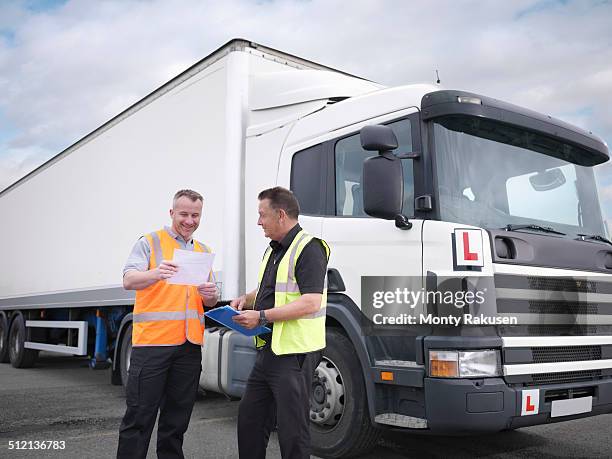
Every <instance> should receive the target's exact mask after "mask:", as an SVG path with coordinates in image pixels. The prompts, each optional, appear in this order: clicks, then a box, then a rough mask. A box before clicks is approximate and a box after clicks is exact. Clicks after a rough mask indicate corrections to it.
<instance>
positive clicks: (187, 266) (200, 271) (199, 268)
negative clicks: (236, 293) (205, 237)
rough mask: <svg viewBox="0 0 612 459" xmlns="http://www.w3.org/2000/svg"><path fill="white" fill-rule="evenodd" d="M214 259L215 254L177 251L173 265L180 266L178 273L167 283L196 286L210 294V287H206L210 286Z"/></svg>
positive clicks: (175, 251)
mask: <svg viewBox="0 0 612 459" xmlns="http://www.w3.org/2000/svg"><path fill="white" fill-rule="evenodd" d="M214 259H215V254H214V253H204V252H192V251H190V250H181V249H175V250H174V258H173V259H172V264H174V265H176V266H178V272H177V273H176V274H174V275H173V276H172V277H170V278H169V279H168V280H167V282H168V283H169V284H181V285H195V286H198V287H203V288H205V289H206V292H208V289H209V288H210V287H204V286H205V285H207V284H209V282H208V280H209V275H210V272H211V270H212V265H213V261H214ZM213 285H214V284H213ZM215 289H216V288H215ZM215 291H216V290H215ZM200 294H202V292H200Z"/></svg>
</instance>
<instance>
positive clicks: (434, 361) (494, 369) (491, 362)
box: [429, 349, 500, 378]
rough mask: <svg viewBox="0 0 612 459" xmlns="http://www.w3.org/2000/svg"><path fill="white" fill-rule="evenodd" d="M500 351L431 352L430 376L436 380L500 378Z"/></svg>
mask: <svg viewBox="0 0 612 459" xmlns="http://www.w3.org/2000/svg"><path fill="white" fill-rule="evenodd" d="M499 361H500V359H499V351H496V350H492V349H488V350H478V351H429V374H430V376H432V377H434V378H483V377H491V376H500V365H499Z"/></svg>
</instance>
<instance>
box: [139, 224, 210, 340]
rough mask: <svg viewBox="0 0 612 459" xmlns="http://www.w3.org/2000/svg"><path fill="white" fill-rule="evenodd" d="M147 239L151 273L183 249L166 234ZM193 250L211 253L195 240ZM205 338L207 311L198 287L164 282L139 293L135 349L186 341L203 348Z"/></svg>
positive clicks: (151, 235) (160, 233) (156, 283)
mask: <svg viewBox="0 0 612 459" xmlns="http://www.w3.org/2000/svg"><path fill="white" fill-rule="evenodd" d="M145 237H146V238H147V240H148V241H149V247H151V256H150V259H149V269H154V268H156V267H157V266H159V265H160V263H161V262H162V260H172V258H173V256H174V249H180V246H179V243H178V242H177V241H176V240H175V239H174V238H173V237H172V236H170V234H168V232H167V231H166V230H159V231H156V232H154V233H151V234H147V235H146V236H145ZM193 250H194V251H195V252H210V248H209V247H207V246H206V245H204V244H201V243H199V242H197V241H195V240H194V241H193ZM210 278H211V277H210V276H209V279H210ZM203 336H204V308H203V303H202V297H201V296H200V294H199V293H198V289H197V287H195V286H192V285H173V284H169V283H167V282H166V281H165V280H161V281H157V282H155V283H154V284H153V285H150V286H149V287H147V288H145V289H143V290H137V291H136V302H135V303H134V313H133V323H132V345H133V346H177V345H180V344H183V343H184V342H185V341H186V340H189V341H190V342H192V343H194V344H200V345H201V344H202V339H203Z"/></svg>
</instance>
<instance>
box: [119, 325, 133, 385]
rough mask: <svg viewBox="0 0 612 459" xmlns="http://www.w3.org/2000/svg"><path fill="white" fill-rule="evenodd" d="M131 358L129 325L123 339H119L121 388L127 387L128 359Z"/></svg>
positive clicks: (130, 331)
mask: <svg viewBox="0 0 612 459" xmlns="http://www.w3.org/2000/svg"><path fill="white" fill-rule="evenodd" d="M131 357H132V324H129V325H128V326H127V327H126V329H125V333H124V334H123V338H122V339H121V357H120V359H119V366H120V369H121V383H122V384H123V387H124V388H125V387H127V382H128V370H129V369H130V358H131Z"/></svg>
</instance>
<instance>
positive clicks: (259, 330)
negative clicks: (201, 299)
mask: <svg viewBox="0 0 612 459" xmlns="http://www.w3.org/2000/svg"><path fill="white" fill-rule="evenodd" d="M239 314H240V313H239V312H238V311H236V310H235V309H234V308H232V307H231V306H221V307H219V308H215V309H213V310H212V311H208V312H205V313H204V315H205V316H206V317H209V318H211V319H212V320H214V321H215V322H219V323H220V324H221V325H223V326H225V327H228V328H231V329H232V330H236V331H237V332H240V333H242V334H243V335H246V336H257V335H263V334H265V333H270V332H271V331H272V330H270V329H269V328H268V327H255V328H250V329H249V328H244V327H243V326H242V325H238V324H237V323H236V322H234V321H233V320H232V317H234V316H236V315H239Z"/></svg>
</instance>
